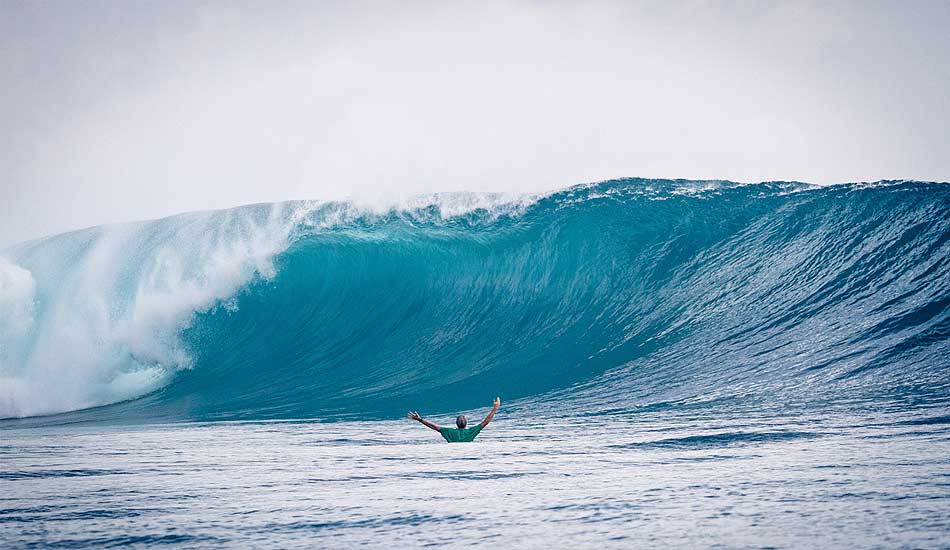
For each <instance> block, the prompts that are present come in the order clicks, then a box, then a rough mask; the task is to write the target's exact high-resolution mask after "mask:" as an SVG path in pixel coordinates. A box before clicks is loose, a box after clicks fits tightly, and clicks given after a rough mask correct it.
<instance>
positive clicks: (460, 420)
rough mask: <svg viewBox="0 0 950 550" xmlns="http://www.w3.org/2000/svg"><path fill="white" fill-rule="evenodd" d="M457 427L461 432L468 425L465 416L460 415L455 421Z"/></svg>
mask: <svg viewBox="0 0 950 550" xmlns="http://www.w3.org/2000/svg"><path fill="white" fill-rule="evenodd" d="M455 425H456V426H458V427H459V429H460V430H462V429H465V426H467V425H468V419H467V418H465V415H464V414H460V415H458V417H457V418H456V419H455Z"/></svg>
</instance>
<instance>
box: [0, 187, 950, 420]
mask: <svg viewBox="0 0 950 550" xmlns="http://www.w3.org/2000/svg"><path fill="white" fill-rule="evenodd" d="M3 257H4V259H3V260H2V261H0V381H2V386H0V417H25V416H36V415H48V414H54V413H64V412H69V411H79V410H82V409H88V408H90V407H100V406H103V405H109V404H116V403H118V404H116V405H113V406H111V407H105V408H100V409H96V410H95V411H93V412H89V411H87V412H85V413H73V414H74V415H80V414H85V415H87V416H85V417H83V418H93V419H103V418H104V419H108V418H119V417H129V416H137V417H139V418H145V419H170V420H181V419H239V418H253V419H260V418H333V417H385V416H390V415H394V414H397V413H399V412H401V411H402V409H403V408H404V407H406V406H408V405H410V404H413V403H415V404H418V403H425V404H426V406H427V407H428V408H429V409H432V410H446V411H447V410H458V409H465V408H468V407H473V406H477V405H479V404H481V403H482V401H486V398H490V397H492V396H494V394H496V393H500V394H503V395H505V396H506V397H508V398H513V399H516V400H517V399H521V400H522V402H530V401H532V400H533V402H539V403H540V402H543V403H547V404H551V403H554V404H556V406H557V407H565V408H578V407H584V408H586V409H588V410H609V409H611V408H616V407H621V408H623V407H642V406H654V405H657V404H660V403H673V402H679V403H690V402H705V401H709V402H713V401H716V400H722V399H733V398H745V397H750V396H751V397H754V398H757V399H766V400H772V401H782V400H824V401H829V402H833V401H836V400H846V399H874V398H875V397H876V396H881V395H894V394H899V395H936V396H938V397H940V398H946V397H947V395H948V394H950V389H948V388H950V375H948V372H947V371H948V369H947V368H946V365H947V359H948V356H950V345H948V335H950V314H948V304H950V276H948V275H950V265H948V264H950V191H948V187H947V186H946V185H945V184H934V183H920V182H881V183H878V184H873V185H867V184H851V185H839V186H831V187H826V188H818V187H813V186H807V185H803V184H793V183H763V184H755V185H738V184H731V183H728V182H686V181H665V180H618V181H610V182H604V183H599V184H593V185H584V186H577V187H573V188H569V189H566V190H563V191H559V192H556V193H553V194H549V195H545V196H530V197H508V196H502V195H492V194H470V193H468V194H440V195H432V196H428V197H418V198H416V199H413V200H412V201H407V202H406V203H403V204H400V205H397V206H391V205H387V206H376V207H372V208H371V207H367V206H366V205H358V204H354V203H349V202H336V203H334V202H329V203H328V202H293V203H279V204H270V205H251V206H246V207H241V208H236V209H232V210H225V211H216V212H202V213H193V214H185V215H181V216H175V217H172V218H167V219H163V220H157V221H151V222H142V223H137V224H127V225H120V226H107V227H99V228H94V229H89V230H84V231H79V232H75V233H70V234H66V235H60V236H55V237H50V238H47V239H43V240H40V241H34V242H31V243H26V244H23V245H20V246H17V247H14V248H12V249H9V250H7V251H4V253H3Z"/></svg>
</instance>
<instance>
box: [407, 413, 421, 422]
mask: <svg viewBox="0 0 950 550" xmlns="http://www.w3.org/2000/svg"><path fill="white" fill-rule="evenodd" d="M409 418H411V419H413V420H422V417H421V416H419V413H417V412H416V411H409Z"/></svg>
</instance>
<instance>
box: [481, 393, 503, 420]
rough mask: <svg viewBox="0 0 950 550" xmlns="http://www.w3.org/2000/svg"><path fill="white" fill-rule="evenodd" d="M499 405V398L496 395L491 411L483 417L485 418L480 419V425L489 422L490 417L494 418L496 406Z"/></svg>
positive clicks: (496, 410)
mask: <svg viewBox="0 0 950 550" xmlns="http://www.w3.org/2000/svg"><path fill="white" fill-rule="evenodd" d="M500 406H501V398H500V397H496V398H495V402H494V403H492V407H491V412H490V413H488V416H486V417H485V420H482V423H481V427H482V428H484V427H485V426H487V425H488V423H489V422H491V419H492V418H495V413H496V412H498V407H500Z"/></svg>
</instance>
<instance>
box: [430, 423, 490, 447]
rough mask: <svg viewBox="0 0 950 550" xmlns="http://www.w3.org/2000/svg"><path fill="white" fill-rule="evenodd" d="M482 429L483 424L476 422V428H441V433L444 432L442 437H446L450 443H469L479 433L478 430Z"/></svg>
mask: <svg viewBox="0 0 950 550" xmlns="http://www.w3.org/2000/svg"><path fill="white" fill-rule="evenodd" d="M480 431H482V425H481V424H476V425H475V427H474V428H464V429H461V430H460V429H458V428H445V427H443V428H439V433H440V434H442V437H444V438H445V440H446V441H448V442H449V443H467V442H469V441H471V440H473V439H475V436H476V435H478V432H480Z"/></svg>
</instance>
